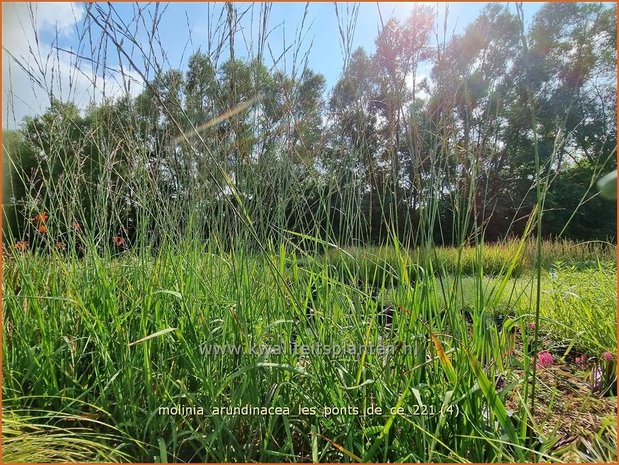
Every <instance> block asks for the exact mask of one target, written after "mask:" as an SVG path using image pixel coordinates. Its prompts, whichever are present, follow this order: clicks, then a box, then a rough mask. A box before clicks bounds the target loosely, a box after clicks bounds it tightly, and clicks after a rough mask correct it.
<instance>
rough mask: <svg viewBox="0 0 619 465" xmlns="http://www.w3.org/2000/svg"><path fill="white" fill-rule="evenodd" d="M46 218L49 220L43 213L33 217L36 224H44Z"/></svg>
mask: <svg viewBox="0 0 619 465" xmlns="http://www.w3.org/2000/svg"><path fill="white" fill-rule="evenodd" d="M48 218H49V215H48V214H47V213H45V212H42V213H39V214H38V215H35V217H34V221H35V222H37V223H45V222H46V221H47V219H48Z"/></svg>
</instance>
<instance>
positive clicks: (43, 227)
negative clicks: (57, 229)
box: [37, 224, 47, 234]
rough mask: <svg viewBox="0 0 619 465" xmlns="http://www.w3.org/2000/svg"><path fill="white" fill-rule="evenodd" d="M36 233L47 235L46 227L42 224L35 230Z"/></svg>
mask: <svg viewBox="0 0 619 465" xmlns="http://www.w3.org/2000/svg"><path fill="white" fill-rule="evenodd" d="M37 231H39V232H40V233H41V234H47V226H45V225H44V224H42V225H41V226H39V228H38V229H37Z"/></svg>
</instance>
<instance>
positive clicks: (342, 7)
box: [2, 2, 542, 129]
mask: <svg viewBox="0 0 619 465" xmlns="http://www.w3.org/2000/svg"><path fill="white" fill-rule="evenodd" d="M418 3H425V4H427V5H429V6H430V7H431V8H433V9H434V11H435V12H436V13H437V16H438V21H439V23H440V24H441V25H442V24H443V21H444V16H445V14H446V13H447V24H448V28H447V29H448V31H449V33H450V34H451V33H455V34H460V33H462V32H463V31H464V29H465V28H466V26H467V25H469V24H470V23H472V22H473V21H474V20H475V18H476V17H477V16H478V15H479V13H480V12H481V11H482V9H483V8H484V6H485V5H486V3H483V2H476V3H461V2H457V3H449V4H446V3H436V2H418ZM353 5H354V4H347V3H338V6H337V13H338V15H339V19H340V21H341V22H342V24H346V23H347V18H351V17H352V13H353ZM357 5H358V11H357V14H356V23H355V24H356V28H355V30H354V35H353V36H352V42H351V49H352V50H355V49H356V48H357V47H363V48H364V49H365V50H366V51H367V52H368V53H372V52H373V51H374V40H375V38H376V36H377V33H378V31H379V29H380V24H381V19H382V21H383V22H384V23H386V22H387V20H388V19H389V18H391V17H394V18H395V19H398V20H400V21H402V20H404V19H405V18H406V17H407V16H408V15H409V14H410V12H411V10H412V8H413V2H380V3H377V2H372V3H370V2H367V3H360V4H357ZM541 5H542V3H525V4H524V13H525V22H527V23H529V22H530V21H531V18H532V17H533V15H534V14H535V12H536V11H538V10H539V8H540V7H541ZM235 6H236V10H237V15H238V16H237V19H238V24H239V26H238V28H237V33H236V34H235V37H234V41H235V53H236V55H237V57H246V56H255V55H256V53H257V49H256V44H257V43H258V40H256V39H257V37H258V35H259V29H260V21H259V17H260V10H261V8H264V5H263V4H253V6H252V4H250V3H236V4H235ZM508 6H509V8H510V9H511V11H514V12H515V4H514V3H513V2H512V3H509V4H508ZM113 7H114V11H113V12H112V14H111V18H112V19H113V20H114V21H116V22H117V23H119V24H123V25H124V26H123V27H122V28H120V29H125V27H126V29H127V31H129V32H130V33H133V35H135V36H137V44H132V43H131V41H130V38H129V36H130V35H131V34H127V35H125V36H124V37H123V35H122V32H123V31H122V30H119V34H118V35H117V36H116V37H115V39H116V40H117V41H118V42H119V43H120V42H121V41H122V47H123V50H125V51H126V53H127V56H129V57H131V59H132V60H133V62H134V65H135V67H137V68H138V69H137V70H136V69H135V67H134V66H132V65H131V64H130V63H129V60H128V59H127V56H123V55H122V54H119V53H118V51H117V47H116V46H114V44H113V43H112V42H111V40H109V37H108V40H107V42H101V40H100V39H101V38H102V37H105V35H103V34H102V29H101V26H103V24H104V21H103V18H104V17H105V15H107V14H109V13H110V11H109V9H108V6H107V4H104V3H94V4H91V5H90V6H88V5H86V4H82V3H72V2H58V3H53V2H49V3H42V2H40V3H38V2H35V3H32V4H28V3H8V2H3V3H2V45H3V52H2V127H3V128H9V129H14V128H17V127H19V124H20V122H21V121H22V119H23V118H24V117H25V116H35V115H37V114H40V113H42V112H43V111H45V109H46V108H47V107H48V106H49V101H50V95H53V96H55V97H56V98H60V99H61V100H64V101H67V100H70V101H74V102H75V103H76V104H77V105H78V106H79V107H80V108H82V109H83V108H85V107H86V106H87V105H88V104H89V103H90V102H92V101H94V102H101V101H102V99H104V98H115V97H118V96H120V95H123V94H125V93H127V92H128V93H130V94H131V95H134V96H135V95H137V94H139V92H140V91H141V90H142V89H143V86H144V84H143V83H144V77H146V78H151V77H152V76H153V75H154V73H155V72H156V71H157V69H156V64H157V63H159V64H161V67H162V68H163V69H169V68H175V69H180V70H182V71H185V70H186V67H187V61H188V58H189V56H191V54H192V53H193V52H195V51H197V50H202V51H204V52H211V53H213V54H214V44H215V43H219V42H220V41H222V38H221V33H222V30H221V29H219V30H217V28H216V24H217V22H218V19H219V18H220V15H222V14H223V18H224V20H225V18H226V16H225V15H226V10H225V8H226V7H225V4H223V3H206V2H200V3H197V2H196V3H183V2H178V3H176V2H173V3H169V4H159V5H156V4H150V5H147V4H144V3H142V4H131V3H114V4H113ZM88 8H90V10H88ZM89 11H90V13H89ZM138 11H142V13H143V14H142V16H141V17H140V16H139V15H137V14H136V12H138ZM155 13H158V14H160V21H159V23H158V31H159V35H158V37H157V40H155V41H153V40H152V39H151V38H150V37H149V32H150V31H151V30H152V18H153V17H156V16H157V15H156V14H155ZM338 15H336V8H335V5H334V3H332V2H321V3H309V4H307V3H302V2H298V3H273V4H272V5H271V10H270V14H269V18H268V19H269V21H268V26H267V27H266V29H265V30H266V31H267V32H268V37H267V39H266V42H265V43H266V45H265V47H264V51H263V53H264V57H265V63H266V64H267V66H269V67H271V66H273V67H275V68H277V69H282V70H284V71H286V72H287V73H292V72H293V71H294V72H295V73H297V75H298V73H300V72H301V71H302V63H303V62H304V60H303V58H304V57H306V58H307V65H308V66H309V67H310V68H311V69H312V70H313V71H315V72H317V73H321V74H323V75H324V76H325V79H326V83H327V91H329V90H330V89H332V87H333V86H334V85H335V83H336V82H337V80H338V78H339V77H340V76H341V73H342V71H343V67H344V58H343V57H344V53H343V46H342V41H341V36H340V28H339V27H338ZM93 17H94V18H97V20H98V22H99V24H97V23H95V22H94V21H93V20H92V18H93ZM136 18H138V19H136ZM142 18H143V19H142ZM136 28H137V29H136ZM441 29H442V27H441ZM136 31H137V32H136ZM209 37H210V39H209ZM252 38H253V40H252ZM440 39H441V40H442V31H441V37H440ZM223 42H224V43H225V44H226V45H227V44H228V39H227V38H225V37H224V38H223ZM101 43H106V44H107V46H100V44H101ZM246 44H247V46H246ZM250 44H251V45H250ZM137 45H139V46H140V47H141V49H142V50H146V51H147V54H148V56H144V53H142V52H138V48H137ZM297 45H298V46H297ZM209 46H210V48H209ZM295 50H298V54H297V57H296V60H295V57H294V54H295ZM227 56H228V50H227V49H226V48H224V49H222V51H221V54H220V57H219V60H220V62H221V61H222V60H225V58H226V57H227ZM295 62H296V63H297V64H296V66H293V63H295ZM103 64H105V66H104V65H103Z"/></svg>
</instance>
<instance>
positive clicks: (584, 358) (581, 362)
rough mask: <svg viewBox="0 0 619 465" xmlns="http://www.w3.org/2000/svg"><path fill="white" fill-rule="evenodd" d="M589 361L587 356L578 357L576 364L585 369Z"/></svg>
mask: <svg viewBox="0 0 619 465" xmlns="http://www.w3.org/2000/svg"><path fill="white" fill-rule="evenodd" d="M587 360H589V357H587V356H586V355H585V354H583V355H581V356H580V357H576V364H577V365H580V366H581V367H583V366H584V365H586V363H587Z"/></svg>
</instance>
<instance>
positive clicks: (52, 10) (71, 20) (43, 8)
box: [32, 2, 85, 36]
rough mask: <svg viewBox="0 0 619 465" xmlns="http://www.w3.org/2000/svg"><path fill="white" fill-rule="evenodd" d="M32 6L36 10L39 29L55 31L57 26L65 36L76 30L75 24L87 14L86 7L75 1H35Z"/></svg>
mask: <svg viewBox="0 0 619 465" xmlns="http://www.w3.org/2000/svg"><path fill="white" fill-rule="evenodd" d="M32 7H33V9H34V11H35V12H36V13H35V14H36V21H37V23H36V24H37V28H38V29H39V30H51V31H55V30H56V28H57V29H58V32H59V33H60V34H62V35H65V36H69V35H71V34H72V33H73V32H75V24H76V23H79V22H80V21H81V20H82V19H83V18H84V15H85V11H84V7H83V6H82V5H81V4H78V3H73V2H63V3H60V2H58V3H56V2H50V3H33V4H32Z"/></svg>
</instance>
